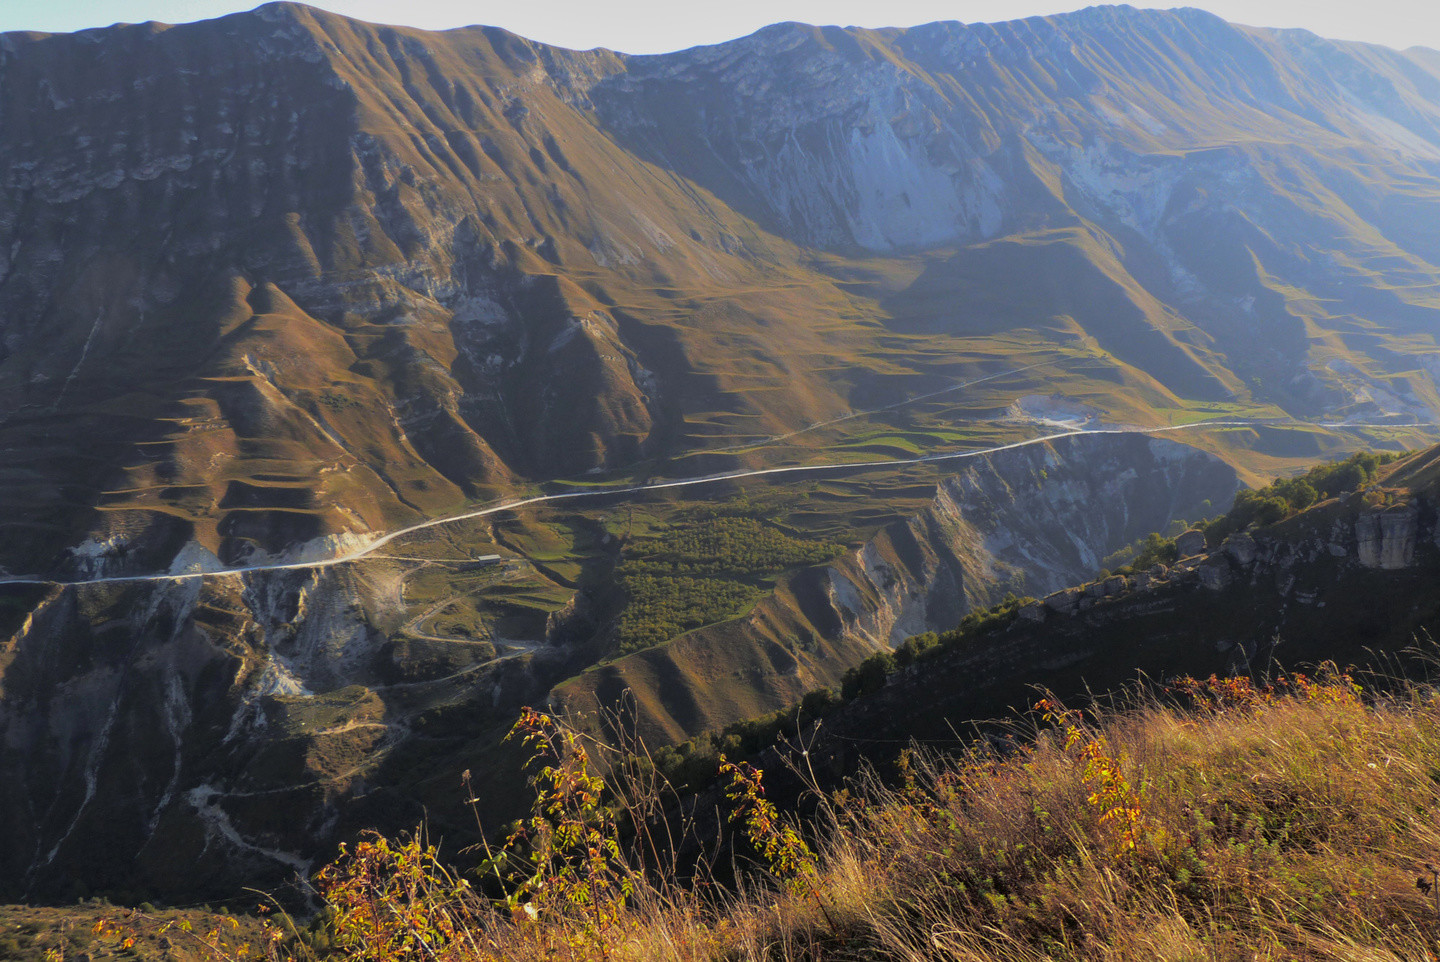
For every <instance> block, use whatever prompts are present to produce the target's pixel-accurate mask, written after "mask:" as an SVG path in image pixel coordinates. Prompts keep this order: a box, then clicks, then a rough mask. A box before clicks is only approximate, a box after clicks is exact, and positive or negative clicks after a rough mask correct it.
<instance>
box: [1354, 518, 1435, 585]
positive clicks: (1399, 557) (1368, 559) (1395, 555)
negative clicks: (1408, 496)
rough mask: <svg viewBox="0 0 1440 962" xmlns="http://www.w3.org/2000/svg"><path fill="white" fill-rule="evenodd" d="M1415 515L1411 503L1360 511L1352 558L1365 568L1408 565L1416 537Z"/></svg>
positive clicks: (1417, 525)
mask: <svg viewBox="0 0 1440 962" xmlns="http://www.w3.org/2000/svg"><path fill="white" fill-rule="evenodd" d="M1419 518H1420V511H1419V508H1418V507H1417V506H1416V505H1414V504H1402V505H1397V506H1395V507H1392V508H1387V509H1385V510H1383V511H1377V510H1369V511H1365V512H1363V513H1362V514H1361V515H1360V517H1359V518H1357V519H1356V520H1355V556H1356V560H1358V561H1359V562H1360V563H1361V564H1362V565H1365V566H1366V567H1367V568H1384V569H1387V570H1391V571H1393V570H1396V569H1398V568H1405V567H1409V565H1410V564H1411V563H1412V562H1413V561H1414V560H1415V544H1416V542H1417V540H1418V539H1419V537H1420V534H1419Z"/></svg>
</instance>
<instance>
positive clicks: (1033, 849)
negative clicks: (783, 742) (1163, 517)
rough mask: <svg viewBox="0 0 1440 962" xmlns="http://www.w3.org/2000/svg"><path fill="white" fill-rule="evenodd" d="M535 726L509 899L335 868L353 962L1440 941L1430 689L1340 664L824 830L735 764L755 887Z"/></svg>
mask: <svg viewBox="0 0 1440 962" xmlns="http://www.w3.org/2000/svg"><path fill="white" fill-rule="evenodd" d="M522 725H523V726H524V731H525V732H527V733H528V735H529V736H530V739H531V744H532V746H533V747H534V748H535V749H536V750H537V754H538V755H540V756H545V755H547V753H549V752H550V751H552V750H555V749H558V754H557V755H556V756H555V758H558V759H560V760H559V761H558V762H556V761H555V760H554V758H552V764H553V765H554V767H552V768H550V769H548V770H547V771H546V772H544V773H541V774H539V775H537V776H536V781H535V784H536V787H537V791H538V793H539V794H538V800H537V804H536V815H535V817H534V818H533V819H531V820H530V821H529V822H528V823H526V824H525V825H524V826H522V828H521V831H520V832H518V833H517V836H516V839H515V840H514V841H512V843H510V844H509V845H508V846H507V848H506V849H505V850H503V851H501V852H500V853H499V854H498V858H497V859H496V860H494V861H492V862H491V863H490V866H491V868H492V869H493V870H495V871H498V872H499V874H500V875H501V876H503V877H505V878H506V879H507V880H508V885H507V886H506V891H507V892H508V897H509V901H508V902H507V901H505V899H503V898H502V899H501V901H500V902H498V903H496V904H495V906H492V905H491V904H489V903H488V902H487V900H486V899H483V898H481V897H480V896H479V895H478V894H476V893H478V892H479V891H481V890H482V888H483V886H482V885H481V882H480V880H478V879H477V880H476V881H475V882H474V883H473V884H474V885H475V886H476V887H474V888H472V887H471V884H472V883H464V884H460V885H457V884H456V882H457V880H456V879H455V878H453V877H451V876H449V875H448V874H446V873H445V872H444V870H443V869H441V868H440V867H439V862H438V861H437V860H436V857H435V855H436V853H434V851H433V850H430V851H427V850H426V849H424V847H423V846H420V845H419V844H418V843H411V844H408V845H404V844H396V845H394V846H391V845H389V844H388V843H375V842H372V843H367V844H366V845H364V846H360V847H357V848H356V850H355V851H354V852H352V853H350V854H349V855H347V856H346V857H345V858H343V859H342V860H341V862H340V863H338V864H337V865H336V866H335V867H333V868H331V869H329V870H327V872H326V873H324V875H323V876H322V888H323V890H324V891H325V892H326V897H327V899H328V901H329V903H330V915H329V917H330V918H331V919H332V923H331V926H330V931H329V932H328V933H327V935H326V938H325V939H324V940H323V941H324V943H327V944H330V945H333V947H334V948H335V950H336V951H337V953H338V955H339V957H341V958H347V959H351V958H353V959H362V958H363V959H377V958H411V957H414V958H422V957H423V958H431V959H455V960H472V959H473V960H480V959H487V960H488V959H507V960H521V959H542V958H569V959H636V960H642V959H643V960H660V959H674V960H680V959H685V960H699V959H717V960H718V959H732V960H734V959H745V960H752V959H753V960H762V959H763V960H775V962H779V960H787V962H788V960H797V962H798V960H802V959H803V960H818V959H847V960H892V959H894V960H900V959H904V960H920V959H935V960H941V959H944V960H954V959H974V960H981V959H983V960H987V962H991V960H993V962H1010V960H1027V962H1029V960H1041V959H1046V960H1050V959H1053V960H1062V959H1135V960H1141V959H1143V960H1147V962H1148V960H1157V959H1159V960H1182V959H1201V958H1204V959H1225V960H1229V959H1234V960H1241V959H1244V960H1253V959H1294V958H1305V959H1311V960H1330V959H1334V960H1340V959H1361V958H1363V959H1376V960H1380V959H1387V960H1388V959H1419V958H1429V957H1432V954H1431V953H1432V952H1433V951H1434V950H1435V948H1436V947H1437V934H1440V933H1437V928H1440V919H1437V914H1436V905H1435V898H1434V896H1435V894H1436V890H1435V884H1436V881H1437V880H1436V877H1435V870H1434V869H1433V868H1432V867H1431V866H1433V865H1434V864H1435V863H1440V832H1437V831H1436V828H1435V822H1434V816H1435V813H1436V811H1437V810H1440V783H1437V779H1436V778H1435V763H1434V759H1435V758H1436V757H1437V756H1440V698H1437V696H1436V694H1435V691H1434V689H1433V687H1431V686H1430V685H1428V684H1427V685H1396V684H1391V683H1387V682H1384V681H1383V680H1377V687H1375V688H1373V689H1372V688H1369V687H1362V686H1361V685H1360V684H1357V683H1356V681H1355V680H1354V679H1352V678H1351V677H1349V676H1347V675H1344V674H1341V673H1338V672H1335V671H1324V672H1321V673H1320V676H1319V677H1314V678H1312V677H1308V676H1306V675H1303V674H1288V675H1281V676H1279V677H1276V678H1275V679H1273V680H1272V682H1271V683H1270V684H1268V685H1264V686H1260V685H1256V684H1253V683H1252V682H1251V681H1250V680H1248V679H1244V678H1227V679H1215V678H1211V679H1209V680H1207V681H1196V680H1193V679H1186V680H1182V681H1180V682H1178V683H1176V684H1175V685H1174V686H1173V687H1172V688H1170V689H1167V690H1166V691H1165V692H1163V693H1156V694H1154V695H1152V696H1149V697H1146V698H1144V699H1138V700H1135V701H1132V702H1131V703H1129V704H1128V705H1125V706H1122V707H1112V708H1108V709H1103V710H1098V711H1096V712H1093V713H1081V712H1078V711H1073V710H1067V709H1065V708H1063V707H1061V706H1059V705H1056V704H1052V703H1050V702H1045V701H1042V702H1041V703H1040V704H1039V705H1037V708H1036V711H1035V713H1034V714H1032V715H1031V716H1030V717H1029V718H1027V719H1026V720H1025V721H1023V722H1020V723H1018V724H1016V725H1015V726H1014V727H1013V729H1012V730H1011V733H1010V736H1009V737H1005V738H999V739H992V740H991V742H990V743H988V744H987V745H982V746H980V747H976V748H974V749H972V750H970V751H968V752H965V753H962V754H960V755H958V756H941V755H937V754H932V753H929V752H926V751H924V750H923V749H921V750H916V751H914V752H912V753H909V754H907V755H906V756H904V758H903V760H902V763H901V765H900V767H899V768H898V770H896V771H891V772H885V773H883V777H882V775H880V774H876V773H873V772H872V773H869V774H864V775H862V776H861V777H860V778H859V779H858V780H857V781H855V782H854V783H853V784H852V785H851V787H850V788H849V789H848V790H846V791H843V792H839V793H834V794H828V795H823V796H822V798H821V800H820V803H819V805H818V808H817V809H816V814H815V815H814V816H813V817H812V818H810V819H808V820H806V821H797V820H794V819H791V818H789V817H787V816H785V815H783V814H782V813H778V812H776V811H774V809H773V807H772V806H770V805H769V803H768V802H766V801H765V799H764V795H763V779H762V775H761V773H759V772H758V771H756V770H753V769H750V768H748V767H746V766H744V765H740V766H738V767H731V768H730V769H728V770H727V771H726V773H725V775H726V778H727V780H728V781H729V785H730V788H729V792H728V801H726V802H724V803H722V807H724V808H727V809H728V810H729V812H730V815H731V817H730V820H729V827H728V828H727V829H726V830H725V835H726V837H725V838H724V839H723V840H722V841H723V842H724V843H725V844H726V845H731V846H733V852H734V853H735V859H736V860H737V861H736V864H737V866H738V871H739V874H740V883H739V885H738V886H724V887H718V886H716V885H715V884H713V882H714V880H713V878H712V877H711V876H710V875H709V874H708V873H707V872H705V871H704V870H702V871H701V872H700V875H699V876H698V877H697V878H695V879H692V880H691V881H688V882H683V883H682V882H681V881H679V880H678V879H677V878H676V876H675V874H674V873H673V872H672V871H670V870H668V869H667V867H666V866H668V865H669V864H671V863H669V862H667V861H665V859H666V856H667V852H668V848H667V844H668V843H667V842H666V840H665V839H664V838H663V837H660V838H657V837H655V836H654V835H653V833H650V832H644V831H640V832H638V833H637V832H636V831H635V828H636V826H641V827H643V826H644V825H645V824H650V825H652V826H653V825H654V824H655V823H654V822H653V820H648V819H646V817H645V816H646V814H647V812H653V811H655V810H658V809H657V806H659V805H661V804H662V803H663V801H664V799H663V797H662V791H661V789H660V788H658V787H657V786H656V785H655V784H654V783H653V782H652V781H650V780H648V779H647V777H646V775H645V769H644V768H643V767H641V768H638V769H635V768H632V769H631V770H630V777H629V778H620V777H612V784H611V785H610V786H609V787H608V788H604V789H602V788H601V785H600V783H599V782H598V781H593V780H592V776H593V771H592V768H591V766H592V765H593V760H592V759H590V758H589V755H588V752H587V749H586V744H585V743H584V742H583V741H579V740H577V739H575V738H574V737H573V736H571V735H569V734H568V733H567V732H565V731H563V730H561V729H558V728H556V727H554V726H553V725H552V724H550V723H548V722H546V721H544V720H543V719H541V718H539V717H536V716H532V717H531V718H530V719H529V720H528V722H522ZM992 746H993V747H992ZM801 765H802V770H803V760H802V762H801ZM597 792H599V793H600V794H596V793H597ZM602 800H603V804H602ZM647 806H648V807H647ZM619 838H626V839H635V840H634V841H632V842H627V843H626V844H624V845H620V844H617V843H616V840H617V839H619ZM657 854H658V856H659V862H658V863H657V862H656V861H655V857H656V855H657ZM657 864H658V865H659V867H658V868H657ZM1417 879H1418V884H1417ZM497 891H498V890H497ZM497 909H498V910H497ZM407 920H414V921H413V922H412V921H407ZM131 924H136V925H139V926H141V927H142V928H143V926H144V925H146V924H148V923H146V922H143V921H142V922H139V923H131ZM310 941H311V942H312V943H313V942H315V941H316V940H315V939H313V938H312V939H311V940H310ZM422 942H423V945H422ZM294 944H295V945H296V947H297V948H300V949H304V946H303V945H301V944H300V943H298V942H297V943H294ZM281 947H282V948H283V947H284V944H283V943H282V945H281ZM221 954H222V955H224V956H225V957H228V958H237V957H244V956H243V954H241V953H237V952H235V951H233V950H231V951H226V952H222V953H221ZM254 954H255V953H254V952H253V951H252V952H251V957H253V956H254ZM301 954H302V955H306V954H308V950H306V951H302V953H301Z"/></svg>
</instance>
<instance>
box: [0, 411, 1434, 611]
mask: <svg viewBox="0 0 1440 962" xmlns="http://www.w3.org/2000/svg"><path fill="white" fill-rule="evenodd" d="M912 400H913V399H912ZM1284 423H1290V422H1288V421H1280V420H1265V419H1251V420H1236V421H1196V422H1193V423H1191V424H1177V425H1172V426H1169V427H1149V428H1142V427H1134V428H1131V427H1116V428H1094V429H1086V428H1076V429H1074V430H1067V431H1057V432H1054V433H1052V434H1046V435H1042V436H1040V437H1035V438H1029V439H1027V440H1024V441H1013V442H1011V443H1009V444H997V445H995V446H993V447H988V448H977V449H974V450H970V451H947V452H942V453H939V454H926V455H922V456H920V457H915V458H895V459H891V460H884V461H842V462H833V463H827V464H801V465H793V466H789V467H780V468H757V469H754V470H747V471H727V472H724V473H721V474H707V475H703V476H700V477H693V478H679V479H676V480H673V481H654V482H647V483H645V484H633V485H628V486H626V487H623V488H587V489H584V490H580V491H564V492H560V493H557V494H540V495H536V496H534V497H531V498H519V499H516V500H513V501H504V502H501V503H499V504H493V505H490V506H488V507H484V508H477V509H476V510H474V511H466V512H462V513H460V514H454V515H449V516H447V517H444V518H432V519H431V520H429V521H421V522H419V523H418V524H412V525H409V526H408V527H404V528H400V529H398V530H395V531H391V532H389V533H388V534H384V535H381V536H379V537H377V538H375V540H373V541H371V542H370V543H369V544H367V545H365V546H364V547H361V548H356V549H355V550H353V551H350V552H347V553H345V554H342V555H336V556H335V557H333V558H322V559H318V560H314V561H295V562H273V563H269V564H256V565H242V566H239V567H234V568H218V569H215V570H211V571H186V572H181V573H179V574H150V575H109V576H102V577H96V578H80V579H75V580H71V581H67V580H62V579H56V578H44V577H40V576H38V575H7V576H3V577H0V585H7V584H14V585H62V586H64V585H90V584H95V585H99V584H137V583H144V582H182V581H192V580H195V579H202V578H226V577H231V576H234V575H245V574H250V573H252V572H262V571H310V570H314V569H317V568H330V567H334V566H336V565H344V564H352V563H354V562H357V561H364V560H366V559H367V558H369V557H370V556H371V555H374V554H376V553H377V552H379V551H380V550H381V549H382V548H384V547H385V546H386V545H388V544H391V543H392V542H394V541H397V540H399V539H401V538H404V537H406V536H407V535H412V534H415V533H416V532H418V531H425V530H428V529H430V528H438V527H440V526H442V525H447V524H455V523H457V522H460V521H473V520H475V519H477V518H485V517H489V516H490V515H494V514H503V513H504V512H506V511H514V510H516V509H517V508H524V507H528V506H530V505H536V504H549V503H553V502H557V501H576V500H580V499H583V498H619V497H625V496H626V495H632V494H643V493H646V492H649V491H666V490H672V489H675V488H690V487H696V486H699V485H704V484H719V483H722V482H726V481H743V480H745V479H747V478H766V477H769V478H779V477H789V476H798V475H806V474H824V473H836V472H851V471H873V470H875V469H877V468H903V467H911V466H914V465H919V464H937V463H940V462H944V461H962V460H965V459H966V458H981V457H985V456H986V455H990V454H997V453H999V452H1001V451H1011V450H1014V449H1016V448H1025V447H1030V446H1032V445H1036V444H1045V443H1047V442H1050V441H1059V440H1062V439H1064V438H1073V437H1082V436H1090V435H1116V434H1146V435H1154V434H1169V433H1174V432H1179V431H1199V430H1205V429H1208V428H1227V427H1266V426H1274V425H1277V424H1284ZM1356 426H1358V425H1346V427H1356ZM1392 426H1393V425H1392ZM1405 426H1407V427H1413V426H1424V425H1405Z"/></svg>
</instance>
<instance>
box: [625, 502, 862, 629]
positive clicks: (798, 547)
mask: <svg viewBox="0 0 1440 962" xmlns="http://www.w3.org/2000/svg"><path fill="white" fill-rule="evenodd" d="M763 511H764V508H762V507H761V506H758V505H756V504H754V503H752V502H750V501H749V500H747V499H744V498H740V499H736V500H734V501H730V502H727V503H725V504H722V505H717V506H711V507H699V508H694V509H689V510H685V511H682V512H680V513H678V514H677V515H676V516H675V517H674V519H673V520H672V521H671V522H670V523H669V524H665V525H661V526H658V527H656V528H654V529H652V530H651V531H650V532H649V533H647V534H646V535H644V536H643V537H638V538H634V539H632V540H630V541H629V542H628V543H627V544H626V545H625V548H624V551H623V553H622V555H621V560H620V564H619V565H618V567H617V569H616V581H617V583H618V584H619V586H620V589H621V590H622V591H623V592H624V594H625V598H626V604H625V608H624V610H623V611H622V612H621V613H620V616H619V619H618V620H617V622H616V626H615V637H616V649H617V651H618V652H619V653H620V654H628V653H630V652H633V651H639V650H640V649H642V648H648V647H650V646H652V645H657V644H660V643H662V642H665V641H668V640H669V639H671V638H673V637H675V636H676V635H679V634H682V633H683V632H686V631H690V630H692V629H694V628H699V627H701V626H703V625H707V624H712V623H714V622H717V621H722V620H724V619H726V618H732V617H735V616H736V615H737V614H739V613H741V612H742V611H744V610H745V609H746V608H748V607H749V606H751V605H753V604H754V603H755V602H756V601H757V600H758V599H759V598H760V597H761V596H762V595H763V593H764V590H765V589H766V588H768V587H770V585H771V584H772V583H773V577H774V576H775V575H776V574H778V573H780V572H782V571H786V570H789V569H792V568H800V567H804V566H806V565H814V564H821V563H823V562H826V561H828V560H830V559H831V558H834V557H835V556H836V555H837V554H839V553H840V552H841V550H843V547H842V546H841V545H838V544H834V543H831V542H825V541H817V540H811V539H808V538H804V537H801V536H798V535H795V534H791V533H789V532H787V531H785V530H784V529H782V528H781V527H780V526H779V525H777V524H775V523H774V522H771V521H768V520H764V519H762V518H761V517H759V516H758V515H760V514H761V513H762V512H763Z"/></svg>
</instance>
